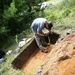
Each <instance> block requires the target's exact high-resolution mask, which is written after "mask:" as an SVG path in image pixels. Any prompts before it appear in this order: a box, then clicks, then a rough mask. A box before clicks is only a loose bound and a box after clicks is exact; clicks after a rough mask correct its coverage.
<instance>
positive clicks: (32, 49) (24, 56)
mask: <svg viewBox="0 0 75 75" xmlns="http://www.w3.org/2000/svg"><path fill="white" fill-rule="evenodd" d="M49 36H50V40H51V41H50V46H47V47H45V48H46V49H47V50H48V53H43V52H41V50H39V48H38V46H37V44H36V42H35V40H33V41H32V42H31V43H30V45H29V46H28V47H27V48H26V49H24V51H23V52H21V53H20V54H19V55H18V56H17V57H16V58H15V59H14V61H13V62H12V64H13V66H14V67H15V68H16V69H20V70H22V71H23V72H24V74H25V75H31V74H32V75H34V74H36V73H37V72H38V70H39V69H40V66H41V65H42V64H43V62H44V60H45V59H46V58H47V55H48V54H49V53H50V51H51V49H52V48H53V46H54V43H55V42H56V41H57V39H58V38H59V34H56V33H55V32H53V33H52V34H50V35H49ZM48 38H49V37H45V40H46V42H48V41H49V40H48Z"/></svg>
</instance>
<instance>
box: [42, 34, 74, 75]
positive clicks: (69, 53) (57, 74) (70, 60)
mask: <svg viewBox="0 0 75 75" xmlns="http://www.w3.org/2000/svg"><path fill="white" fill-rule="evenodd" d="M74 56H75V33H72V34H70V35H68V36H67V37H66V38H65V39H64V40H62V41H61V42H60V43H58V44H56V45H55V46H54V48H53V49H52V50H51V52H50V53H49V55H48V57H47V58H46V60H45V61H44V64H43V69H42V73H41V75H75V57H74Z"/></svg>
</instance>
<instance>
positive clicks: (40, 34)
mask: <svg viewBox="0 0 75 75" xmlns="http://www.w3.org/2000/svg"><path fill="white" fill-rule="evenodd" d="M36 34H37V35H39V36H44V34H42V33H39V32H37V33H36Z"/></svg>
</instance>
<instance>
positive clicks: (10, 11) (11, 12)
mask: <svg viewBox="0 0 75 75" xmlns="http://www.w3.org/2000/svg"><path fill="white" fill-rule="evenodd" d="M16 11H17V9H16V7H15V2H14V0H13V2H12V3H11V4H10V7H9V8H8V9H6V10H4V15H3V17H4V18H5V19H7V20H8V19H10V18H11V17H14V16H15V13H16Z"/></svg>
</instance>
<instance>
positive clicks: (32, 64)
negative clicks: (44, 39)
mask: <svg viewBox="0 0 75 75" xmlns="http://www.w3.org/2000/svg"><path fill="white" fill-rule="evenodd" d="M52 47H53V45H50V46H49V47H47V50H48V51H49V52H50V50H51V49H52ZM48 54H49V53H43V52H41V51H40V50H39V49H36V50H35V52H34V53H33V54H32V55H31V57H30V58H29V59H28V61H27V63H26V64H25V65H24V66H23V68H22V70H23V72H24V74H26V75H28V74H33V75H34V74H35V73H36V72H37V71H38V70H39V68H40V66H41V65H42V63H43V62H44V60H45V59H46V57H47V55H48Z"/></svg>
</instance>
